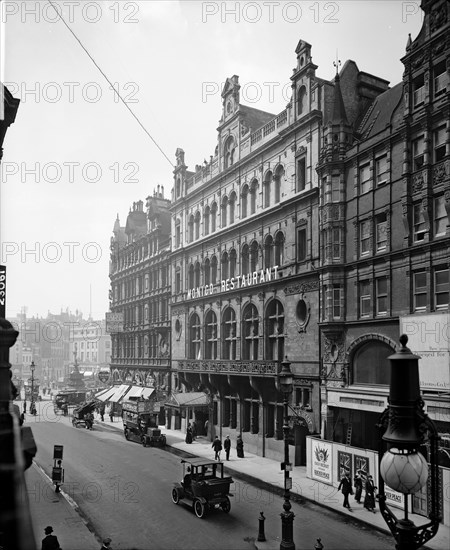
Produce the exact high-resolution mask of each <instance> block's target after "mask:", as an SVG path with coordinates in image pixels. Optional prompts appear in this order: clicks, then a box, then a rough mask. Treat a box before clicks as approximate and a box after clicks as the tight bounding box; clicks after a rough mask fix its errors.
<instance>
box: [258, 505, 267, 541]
mask: <svg viewBox="0 0 450 550" xmlns="http://www.w3.org/2000/svg"><path fill="white" fill-rule="evenodd" d="M258 520H259V531H258V541H259V542H264V541H265V540H266V535H265V534H264V522H265V521H266V518H265V517H264V514H263V513H262V512H261V515H260V516H259V518H258Z"/></svg>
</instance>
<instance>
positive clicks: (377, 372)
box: [352, 340, 395, 386]
mask: <svg viewBox="0 0 450 550" xmlns="http://www.w3.org/2000/svg"><path fill="white" fill-rule="evenodd" d="M393 353H395V351H394V350H393V349H392V348H391V347H390V346H389V345H388V344H385V343H384V342H380V341H378V340H370V341H369V342H366V343H365V344H362V345H361V346H360V347H358V348H357V350H356V351H355V353H354V354H353V360H352V367H353V369H352V371H353V380H352V382H353V384H364V385H365V384H376V385H380V386H381V385H383V386H388V385H389V380H390V378H389V377H390V369H389V361H388V360H387V358H388V357H389V355H392V354H393Z"/></svg>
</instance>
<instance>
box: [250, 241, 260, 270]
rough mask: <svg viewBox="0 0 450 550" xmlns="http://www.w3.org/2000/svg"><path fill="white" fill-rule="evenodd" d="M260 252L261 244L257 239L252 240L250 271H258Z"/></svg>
mask: <svg viewBox="0 0 450 550" xmlns="http://www.w3.org/2000/svg"><path fill="white" fill-rule="evenodd" d="M258 252H259V246H258V243H257V242H256V241H253V242H252V245H251V247H250V271H251V272H253V271H257V269H258Z"/></svg>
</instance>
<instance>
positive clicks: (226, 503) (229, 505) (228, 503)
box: [220, 497, 231, 514]
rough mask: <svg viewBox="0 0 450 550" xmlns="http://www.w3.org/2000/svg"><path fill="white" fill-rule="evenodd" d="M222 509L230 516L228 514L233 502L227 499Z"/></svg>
mask: <svg viewBox="0 0 450 550" xmlns="http://www.w3.org/2000/svg"><path fill="white" fill-rule="evenodd" d="M220 506H221V508H222V510H223V511H224V512H225V514H228V512H229V511H230V510H231V502H230V499H229V498H228V497H226V500H225V501H224V502H222V503H221V505H220Z"/></svg>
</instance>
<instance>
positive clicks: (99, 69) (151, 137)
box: [48, 0, 173, 168]
mask: <svg viewBox="0 0 450 550" xmlns="http://www.w3.org/2000/svg"><path fill="white" fill-rule="evenodd" d="M48 1H49V4H50V5H51V6H52V8H53V9H54V10H55V12H56V14H57V15H58V17H59V18H60V19H61V21H62V22H63V23H64V25H65V26H66V28H67V29H68V30H69V32H70V33H71V34H72V36H73V37H74V38H75V40H76V41H77V42H78V44H79V45H80V46H81V47H82V48H83V50H84V51H85V53H86V54H87V56H88V57H89V59H90V60H91V61H92V63H93V64H94V65H95V67H96V68H97V69H98V71H99V72H100V73H101V75H102V76H103V78H104V79H105V80H106V81H107V82H108V84H109V85H110V86H111V89H112V90H114V92H115V93H116V94H117V97H118V98H119V99H120V101H121V102H122V103H123V104H124V105H125V107H126V108H127V109H128V111H129V112H130V113H131V115H132V116H133V118H134V119H135V120H136V122H137V123H138V124H139V126H140V127H141V128H142V129H143V130H144V132H145V133H146V134H147V135H148V137H149V138H150V139H151V140H152V142H153V143H154V145H155V146H156V147H157V148H158V150H159V151H160V153H161V154H162V155H163V156H164V158H165V159H167V161H168V162H169V164H170V166H171V167H172V168H173V163H172V161H171V160H170V158H169V157H168V156H167V155H166V153H165V152H164V151H163V150H162V148H161V147H160V146H159V145H158V143H157V142H156V140H155V139H154V138H153V136H152V135H151V134H150V132H149V131H148V130H147V128H146V127H145V126H144V125H143V124H142V122H141V121H140V120H139V118H138V117H137V115H136V114H135V113H134V112H133V110H132V109H131V108H130V106H129V105H128V103H127V102H126V101H125V100H124V99H123V97H122V96H121V95H120V92H119V91H118V90H117V89H116V88H115V87H114V84H113V83H112V82H111V80H110V79H109V78H108V76H107V75H106V73H105V72H104V71H103V70H102V68H101V67H100V65H99V64H98V63H97V62H96V61H95V59H94V58H93V57H92V55H91V54H90V53H89V51H88V50H87V48H86V47H85V46H84V44H83V43H82V42H81V40H80V39H79V38H78V36H77V35H76V34H75V32H74V31H73V30H72V28H71V27H70V26H69V25H68V24H67V22H66V20H65V19H64V17H63V15H62V12H61V11H59V10H57V9H56V7H55V5H54V2H53V0H48Z"/></svg>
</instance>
